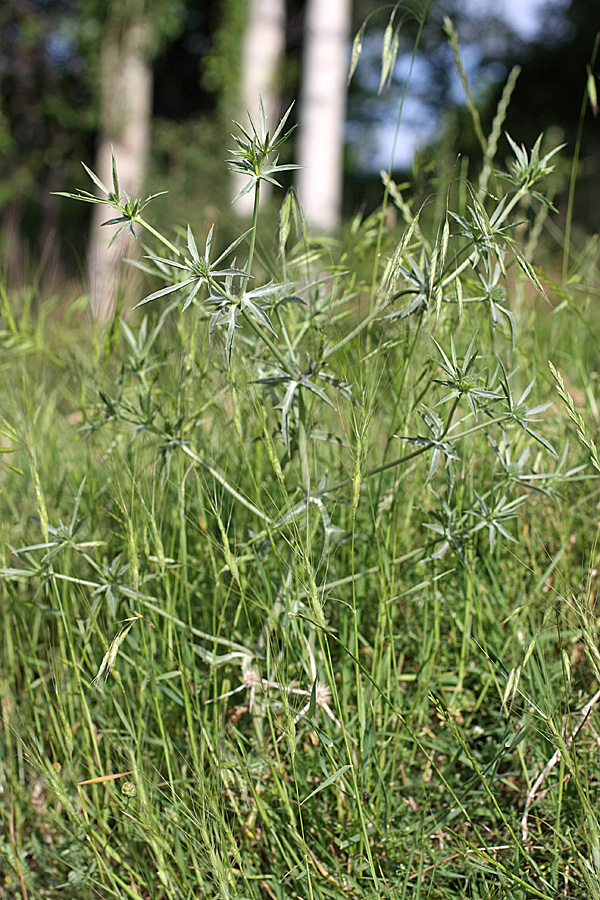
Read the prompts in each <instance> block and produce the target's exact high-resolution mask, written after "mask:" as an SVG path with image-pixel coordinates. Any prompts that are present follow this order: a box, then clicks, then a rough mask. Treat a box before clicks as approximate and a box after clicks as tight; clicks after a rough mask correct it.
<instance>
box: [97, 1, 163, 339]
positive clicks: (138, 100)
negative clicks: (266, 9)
mask: <svg viewBox="0 0 600 900" xmlns="http://www.w3.org/2000/svg"><path fill="white" fill-rule="evenodd" d="M136 6H137V7H138V10H139V14H135V13H134V12H133V10H132V8H133V7H136ZM144 11H145V10H144V4H143V2H137V3H136V2H132V0H129V3H128V4H127V15H124V16H121V15H119V14H118V13H117V14H116V15H112V16H110V17H109V19H108V21H107V23H106V27H105V33H104V39H103V43H102V50H101V75H102V100H101V114H100V134H99V138H98V147H97V151H96V161H95V166H94V171H95V172H96V174H97V175H98V176H99V177H100V179H101V180H102V181H103V182H104V184H105V185H106V186H107V187H109V188H110V187H111V185H112V161H111V146H112V147H114V151H115V157H116V160H117V167H118V173H119V186H120V190H121V194H123V192H127V193H128V194H133V195H136V196H137V195H139V193H140V191H141V190H142V187H143V181H144V174H145V169H146V160H147V156H148V147H149V135H150V117H151V105H152V69H151V65H150V62H151V59H150V49H149V48H150V43H151V24H150V21H149V17H148V16H145V15H144ZM107 213H108V214H107ZM110 218H111V216H110V211H109V210H108V209H107V207H105V206H95V207H94V215H93V221H92V232H91V236H90V250H89V270H88V274H89V282H90V292H91V304H92V312H93V315H94V317H95V318H96V319H97V320H98V321H99V322H104V321H106V320H107V319H109V318H110V317H111V316H112V315H113V313H114V309H115V304H116V301H117V294H118V292H119V291H122V290H126V288H127V281H128V280H129V279H131V277H132V276H133V275H134V273H135V270H133V269H129V267H124V266H122V265H121V260H122V258H123V257H124V256H125V255H129V254H134V253H135V252H136V251H135V244H134V242H133V239H132V238H131V236H127V235H126V233H124V234H122V235H121V236H120V237H119V238H118V239H117V240H116V241H115V243H114V244H113V245H112V247H110V249H107V245H108V243H109V241H110V238H111V237H112V234H113V233H114V228H112V227H111V226H109V227H108V228H100V225H101V224H102V222H105V221H106V220H107V219H110Z"/></svg>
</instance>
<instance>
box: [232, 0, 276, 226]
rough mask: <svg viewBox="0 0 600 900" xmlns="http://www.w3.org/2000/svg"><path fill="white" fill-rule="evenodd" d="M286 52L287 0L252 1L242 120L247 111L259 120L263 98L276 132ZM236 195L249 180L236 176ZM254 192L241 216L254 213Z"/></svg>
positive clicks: (244, 200)
mask: <svg viewBox="0 0 600 900" xmlns="http://www.w3.org/2000/svg"><path fill="white" fill-rule="evenodd" d="M284 51H285V0H248V2H247V21H246V27H245V33H244V41H243V51H242V66H241V73H240V81H241V84H240V88H241V89H240V99H241V106H240V110H239V113H238V120H239V121H240V122H241V123H242V124H243V123H244V122H245V121H246V115H247V111H248V112H250V114H251V115H252V117H253V119H254V121H255V122H257V121H258V98H259V96H260V97H262V102H263V106H264V110H265V115H266V119H267V123H268V125H269V127H270V130H271V131H273V130H274V129H275V127H276V125H277V122H278V120H279V110H280V106H281V91H280V88H281V77H280V76H281V66H282V59H283V54H284ZM232 182H233V185H232V188H233V189H232V196H233V197H234V198H235V197H236V195H237V194H238V193H239V192H240V191H241V190H242V189H243V188H245V187H246V183H247V179H246V178H244V177H243V176H242V175H237V174H234V175H233V179H232ZM268 187H269V185H268V184H267V183H266V182H265V183H264V184H263V191H262V193H261V199H262V200H263V201H264V200H265V199H266V198H267V189H268ZM252 205H253V198H252V194H251V193H247V194H244V195H243V196H242V197H240V198H239V200H238V201H237V207H236V209H237V212H238V213H239V214H240V215H250V214H251V213H252Z"/></svg>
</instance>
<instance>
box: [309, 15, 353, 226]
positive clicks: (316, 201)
mask: <svg viewBox="0 0 600 900" xmlns="http://www.w3.org/2000/svg"><path fill="white" fill-rule="evenodd" d="M350 14H351V2H350V0H308V5H307V9H306V22H305V26H304V57H303V64H302V86H301V93H300V109H299V113H298V132H297V147H298V150H297V158H296V162H297V163H298V165H300V166H303V168H302V169H299V170H298V173H297V177H296V184H297V188H298V197H299V200H300V204H301V206H302V208H303V210H304V214H305V216H306V220H307V222H308V224H309V225H312V226H313V227H314V228H317V229H321V230H323V231H333V230H335V228H336V227H337V226H338V225H339V222H340V217H341V208H342V174H343V171H342V170H343V154H344V123H345V117H346V82H347V78H348V61H349V60H348V41H349V34H350Z"/></svg>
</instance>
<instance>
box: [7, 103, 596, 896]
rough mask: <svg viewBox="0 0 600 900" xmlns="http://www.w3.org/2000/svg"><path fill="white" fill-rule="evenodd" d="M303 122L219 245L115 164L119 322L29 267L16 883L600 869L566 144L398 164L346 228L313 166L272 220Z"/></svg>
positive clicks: (220, 881) (127, 890) (320, 892)
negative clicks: (92, 314)
mask: <svg viewBox="0 0 600 900" xmlns="http://www.w3.org/2000/svg"><path fill="white" fill-rule="evenodd" d="M501 115H502V113H501V111H500V113H499V116H500V117H501ZM285 124H286V122H285V118H284V120H283V121H282V123H280V125H279V126H278V127H277V128H275V130H274V131H273V132H271V131H269V129H268V128H267V123H266V121H265V120H264V113H262V111H261V114H260V118H259V122H258V123H255V122H252V121H251V122H250V125H249V127H248V128H246V127H244V128H240V129H239V134H238V137H237V138H236V139H235V142H236V148H235V150H234V151H232V158H231V163H230V165H231V166H233V167H234V168H236V169H237V170H238V171H243V172H244V174H246V175H247V177H248V185H249V189H250V190H251V191H252V192H253V193H254V197H255V201H256V202H255V204H254V215H253V220H252V226H251V229H250V230H249V231H248V232H244V233H240V234H238V235H237V236H236V237H235V238H234V239H233V240H231V241H229V242H225V243H228V246H227V247H226V248H225V249H223V250H222V251H221V250H215V249H214V247H215V245H216V243H217V235H216V232H215V231H213V228H212V226H211V225H209V226H208V227H206V232H205V235H206V236H204V234H203V235H202V239H201V240H200V237H199V235H200V231H199V228H198V227H197V226H196V225H195V226H194V228H192V227H190V226H188V228H187V230H186V232H185V234H184V236H183V238H182V237H181V235H180V234H176V235H175V236H174V237H173V236H167V234H165V231H164V229H161V228H160V227H159V226H158V225H155V224H152V223H151V221H150V219H149V211H151V210H152V209H156V208H157V206H156V204H155V203H154V197H153V196H150V197H148V198H147V199H146V200H141V199H139V198H135V197H130V196H127V195H124V194H122V193H121V192H120V188H119V179H118V173H117V163H116V162H115V163H114V166H113V180H112V185H111V187H107V186H106V185H104V184H102V183H101V182H100V180H99V179H98V178H97V176H96V175H95V174H94V173H93V172H92V171H91V170H90V169H87V167H86V170H87V172H88V175H89V176H90V177H91V179H92V182H93V183H94V184H95V187H96V188H97V190H98V191H99V192H100V193H99V194H96V193H91V192H88V191H80V192H79V193H75V194H72V193H68V196H70V197H72V198H74V199H76V200H81V201H84V202H86V203H94V204H101V205H104V206H106V207H107V214H108V217H109V218H108V221H107V223H106V225H107V227H108V228H115V229H116V230H117V232H119V231H123V230H125V232H129V234H130V235H131V233H133V234H134V235H137V236H138V237H139V236H140V235H141V234H145V235H146V236H148V240H150V241H153V242H154V244H153V247H149V248H147V249H146V256H145V258H144V260H143V261H142V262H141V263H139V266H140V267H141V268H142V270H143V271H144V273H145V274H147V275H149V276H151V277H152V278H153V279H158V286H156V289H155V290H152V291H151V293H150V294H148V295H147V296H146V297H145V298H143V299H142V300H141V301H139V298H137V297H136V298H135V300H134V301H133V302H134V303H135V302H136V303H137V305H138V306H142V307H143V311H142V313H140V314H139V315H140V316H141V318H139V319H137V320H127V321H121V322H115V323H114V327H113V329H112V331H111V332H110V333H109V334H108V336H107V337H106V340H105V341H103V340H102V336H101V335H99V334H93V335H91V336H90V335H88V336H86V335H83V336H82V334H81V332H79V333H78V334H77V333H76V332H75V331H73V332H72V333H71V332H68V330H67V329H68V323H66V324H65V330H64V334H66V335H67V338H65V339H64V345H63V351H62V352H61V353H60V354H55V353H53V352H52V350H51V347H52V341H51V340H47V338H46V330H45V329H44V326H43V323H36V322H32V321H31V317H30V316H29V314H28V308H27V304H26V303H22V304H21V305H19V303H18V298H16V297H15V298H11V299H12V302H9V296H8V293H7V292H6V291H5V292H4V294H3V295H2V299H3V302H2V306H1V312H2V326H1V328H0V346H1V347H2V350H3V353H10V354H11V359H12V365H11V367H10V368H9V367H2V368H0V377H2V379H3V390H2V392H1V393H0V396H1V397H2V400H1V401H0V413H1V416H2V421H3V423H5V424H4V425H3V428H2V439H3V442H4V444H5V446H4V448H3V449H5V450H6V451H7V453H6V455H5V459H6V461H7V462H6V464H4V466H3V468H2V469H1V470H0V485H1V486H2V489H3V494H2V497H1V500H2V503H3V516H2V521H3V522H4V523H6V524H5V526H4V531H3V535H2V541H1V542H0V574H1V575H2V583H1V585H0V589H1V591H2V604H1V605H0V616H1V617H2V625H3V629H2V634H3V642H4V644H3V654H2V665H1V666H0V703H1V704H2V719H1V723H2V724H1V726H0V745H1V750H2V752H1V753H0V783H1V784H2V785H3V788H4V790H5V791H8V790H9V789H10V790H11V791H12V797H13V803H12V804H11V807H10V808H7V805H6V804H5V807H4V811H3V812H1V813H0V815H2V817H3V824H4V832H5V834H7V835H9V838H10V839H9V840H5V841H4V842H3V843H2V842H0V855H1V856H0V858H1V859H2V865H3V866H4V869H5V870H6V871H7V872H8V873H9V874H8V876H7V877H8V880H7V881H5V885H3V889H4V887H5V886H6V889H7V890H12V891H13V892H14V889H15V885H19V888H20V890H21V893H23V891H27V892H29V893H31V895H34V894H35V892H36V891H37V892H39V891H40V890H41V889H42V887H43V889H44V890H53V891H54V892H55V893H57V894H58V893H59V892H60V894H61V895H62V896H65V897H66V898H73V900H74V898H80V897H90V898H91V897H94V896H97V895H98V894H101V895H102V896H105V897H114V898H120V897H129V898H132V900H147V898H153V900H163V898H166V897H169V898H170V897H177V898H182V900H197V898H199V897H206V898H209V897H210V898H213V897H223V898H240V900H242V898H243V900H248V898H256V900H258V898H263V897H265V896H268V897H276V898H284V897H285V898H307V897H310V898H311V900H312V898H319V900H321V898H323V900H325V898H341V897H346V898H356V900H367V898H375V897H386V898H390V900H391V898H394V900H399V898H408V897H430V898H439V900H447V898H456V900H461V898H467V897H469V898H472V897H481V898H483V897H492V896H496V897H504V898H507V900H508V898H516V897H519V898H525V897H538V898H555V897H556V896H560V895H561V893H564V890H565V883H566V882H568V884H567V890H568V894H569V896H572V897H575V898H581V900H583V898H588V897H589V896H598V895H599V892H600V878H599V872H598V862H597V860H598V833H599V830H598V823H597V816H596V808H597V786H598V776H599V770H598V764H597V747H596V741H595V735H594V731H593V729H592V728H590V727H589V723H590V718H591V716H592V714H593V710H594V708H595V706H596V704H597V702H598V701H599V699H600V692H599V691H598V677H599V673H600V658H599V656H598V650H597V645H598V634H599V622H598V618H597V616H596V612H595V609H594V590H595V587H594V579H595V577H596V568H597V565H598V560H597V547H596V546H595V545H594V546H593V547H591V548H590V538H589V516H590V510H592V511H593V507H591V506H590V501H591V500H592V499H593V496H594V494H593V490H594V485H595V478H596V477H597V476H596V475H595V474H593V473H592V475H591V476H590V474H589V473H588V472H587V470H586V465H587V462H588V454H591V455H592V457H593V458H594V459H595V455H596V453H595V443H594V441H593V438H592V437H591V436H590V433H591V426H590V427H589V428H587V427H586V425H585V418H589V419H590V421H591V420H592V418H595V423H594V424H595V425H597V422H598V418H599V417H598V410H597V407H595V406H594V405H593V392H591V391H590V392H589V395H588V397H587V400H588V408H587V410H586V411H585V414H584V412H580V411H579V410H578V409H577V407H576V401H575V400H574V399H573V397H574V396H575V392H574V391H568V390H567V388H566V387H565V384H566V382H565V381H562V380H561V379H560V376H558V369H556V370H555V371H556V375H555V378H556V379H557V382H558V385H559V392H560V396H561V397H562V399H563V401H564V402H565V403H566V404H567V416H566V417H561V416H560V415H557V414H556V412H554V413H553V415H551V416H548V415H547V411H548V408H549V406H550V404H551V403H552V402H553V401H554V400H555V399H556V398H555V392H554V385H553V383H552V381H551V379H550V378H548V375H547V365H546V360H547V358H548V355H550V354H549V348H550V353H551V355H552V356H553V357H554V358H556V361H557V366H558V365H560V368H561V371H564V372H565V378H566V377H567V374H566V373H567V372H569V376H568V377H569V378H576V379H577V380H581V373H580V372H579V371H578V366H579V365H582V366H583V365H586V366H587V367H588V368H589V369H593V368H594V366H595V365H597V360H596V356H595V355H596V347H597V323H595V322H594V321H593V320H591V319H590V316H589V310H590V303H591V301H590V296H591V293H592V291H594V290H597V287H598V282H597V268H596V267H595V265H594V263H593V261H592V259H591V253H590V256H589V257H588V262H587V264H584V261H581V262H580V265H579V270H578V271H579V274H580V280H579V286H577V287H576V288H567V287H564V288H561V289H560V290H561V292H562V293H561V295H560V296H561V299H562V307H561V308H559V309H558V311H556V312H554V313H551V312H550V311H549V309H548V307H547V304H546V300H545V299H544V287H543V283H544V282H547V283H548V284H550V282H548V281H547V278H546V276H545V274H544V273H543V272H542V271H540V270H539V269H538V268H537V266H536V265H535V263H534V260H533V258H532V256H531V250H532V248H533V247H535V240H532V234H533V237H535V230H536V227H537V225H538V223H539V221H541V220H542V217H544V216H547V215H548V211H549V209H550V207H549V206H548V198H547V197H546V195H545V193H544V186H545V181H544V179H545V177H546V175H547V174H548V173H549V172H550V168H551V167H550V165H549V160H550V159H551V157H552V156H553V154H554V153H555V151H554V150H549V151H544V152H545V155H543V151H542V148H541V141H539V142H538V143H537V144H536V145H535V146H534V148H533V149H532V150H531V151H528V150H526V149H525V148H522V147H519V146H518V145H516V144H511V143H508V146H509V147H512V150H513V152H514V159H513V160H512V161H511V162H510V163H509V166H508V168H505V167H499V166H498V165H497V164H494V165H492V163H493V161H494V153H495V149H494V148H495V145H496V144H497V142H498V137H497V136H496V139H495V140H492V139H491V136H490V137H489V138H488V139H487V141H486V146H487V161H488V164H489V166H488V172H487V175H486V176H485V177H486V178H487V179H489V184H490V186H489V190H488V189H486V190H483V189H480V188H479V187H477V186H475V185H468V186H466V187H465V189H464V190H463V189H461V190H458V191H456V190H451V191H448V192H444V194H443V196H442V199H441V202H439V203H435V204H430V205H429V207H427V208H424V207H419V206H418V205H417V203H416V201H414V200H412V201H411V200H408V199H406V198H405V197H404V196H403V193H402V190H401V188H399V187H398V185H395V184H394V182H393V180H392V179H391V177H390V176H389V175H386V176H385V179H384V182H385V192H384V202H383V205H382V207H381V208H380V209H378V210H377V211H376V212H375V213H374V214H373V215H372V216H369V217H368V218H364V219H363V218H361V217H360V216H358V217H357V218H356V219H355V220H354V221H353V222H352V223H351V225H350V227H349V228H348V231H347V233H346V234H345V235H343V237H342V238H341V239H340V240H339V241H335V240H333V239H331V238H328V239H324V238H316V237H314V238H313V237H310V236H309V235H308V233H307V230H306V228H305V225H304V223H303V219H302V213H301V210H300V209H299V208H298V205H297V202H296V198H295V195H294V193H293V191H290V192H288V193H287V194H286V195H285V196H284V198H283V201H282V204H281V209H280V214H279V217H278V222H277V226H276V228H275V230H274V232H273V233H269V232H267V231H266V230H265V229H264V228H263V227H262V225H261V213H260V212H259V204H258V196H259V192H260V186H261V182H262V181H263V180H268V181H270V182H271V183H274V184H276V183H277V181H278V172H279V171H281V168H282V167H281V166H280V165H279V162H278V154H279V152H280V149H281V145H282V142H283V141H284V140H285V138H286V137H287V135H285V134H284V130H285ZM495 128H497V129H499V128H500V125H499V124H498V120H497V122H496V125H495ZM158 202H160V201H158ZM388 207H390V208H388ZM391 207H393V209H392V208H391ZM524 211H525V212H526V213H527V216H528V217H529V218H527V216H526V215H525V212H524ZM391 212H394V213H395V214H396V215H397V219H398V223H397V222H396V221H395V219H394V216H393V215H390V213H391ZM543 221H546V219H543ZM528 222H529V225H528V224H527V223H528ZM528 228H529V232H528ZM157 245H160V252H158V251H157V249H156V247H157ZM532 298H539V301H538V300H536V299H532ZM537 302H539V304H540V307H541V309H540V310H538V311H536V309H535V304H536V303H537ZM585 304H588V305H587V306H586V305H585ZM132 305H133V303H132ZM588 320H589V321H588ZM548 323H550V324H548ZM223 326H225V327H223ZM3 358H5V357H4V356H3ZM588 364H589V365H588ZM586 376H587V373H586ZM586 383H587V382H586ZM585 399H586V398H585V395H584V398H583V400H582V402H581V404H578V405H583V403H584V402H585ZM590 417H591V418H590ZM572 424H575V425H576V427H577V429H578V431H579V434H580V439H581V440H582V441H583V443H584V447H583V450H582V448H581V447H580V446H579V445H578V443H577V442H575V447H574V449H573V448H571V447H570V445H569V440H568V435H569V429H570V428H571V425H572ZM590 477H592V478H593V479H594V480H593V481H592V492H590V488H589V487H588V479H589V478H590ZM582 559H589V563H590V565H589V569H588V570H583V569H582V565H581V560H582ZM17 704H18V706H17ZM549 788H552V790H548V789H549ZM567 873H568V874H567ZM5 877H6V876H5Z"/></svg>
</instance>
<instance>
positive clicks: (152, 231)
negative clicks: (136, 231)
mask: <svg viewBox="0 0 600 900" xmlns="http://www.w3.org/2000/svg"><path fill="white" fill-rule="evenodd" d="M135 221H136V222H137V223H138V225H141V226H142V228H145V229H146V231H149V232H150V234H152V235H154V237H155V238H156V239H157V240H158V241H160V242H161V243H162V244H164V245H165V247H167V248H168V249H169V250H171V252H172V253H176V254H177V256H184V255H185V254H184V253H183V251H182V250H180V249H179V248H178V247H176V246H175V244H172V243H171V241H169V240H167V238H166V237H165V236H164V235H162V234H161V233H160V231H157V230H156V228H153V226H152V225H150V223H149V222H146V220H145V219H142V217H141V216H136V217H135Z"/></svg>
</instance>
